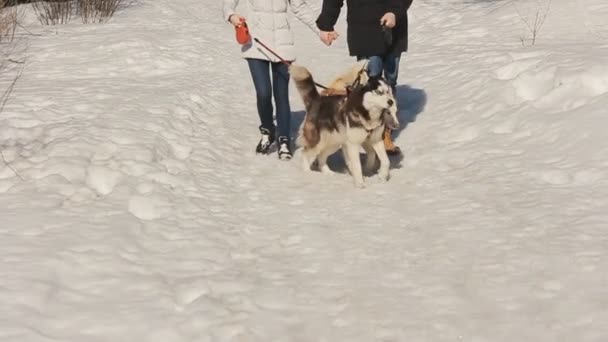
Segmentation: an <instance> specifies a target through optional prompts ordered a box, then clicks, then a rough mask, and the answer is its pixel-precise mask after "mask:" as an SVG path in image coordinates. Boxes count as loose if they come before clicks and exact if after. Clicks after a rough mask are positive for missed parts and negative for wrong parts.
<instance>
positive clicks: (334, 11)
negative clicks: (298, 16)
mask: <svg viewBox="0 0 608 342" xmlns="http://www.w3.org/2000/svg"><path fill="white" fill-rule="evenodd" d="M391 1H392V0H391ZM343 4H344V0H323V7H322V8H321V14H319V17H318V18H317V27H318V28H319V29H320V30H321V31H329V32H331V31H333V30H334V25H335V24H336V22H337V21H338V17H339V16H340V10H342V5H343Z"/></svg>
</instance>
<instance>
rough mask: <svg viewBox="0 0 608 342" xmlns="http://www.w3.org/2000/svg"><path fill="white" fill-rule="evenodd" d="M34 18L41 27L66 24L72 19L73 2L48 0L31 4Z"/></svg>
mask: <svg viewBox="0 0 608 342" xmlns="http://www.w3.org/2000/svg"><path fill="white" fill-rule="evenodd" d="M32 7H33V8H34V12H35V13H36V17H38V20H39V21H40V23H41V24H43V25H59V24H67V23H68V22H69V21H70V19H71V18H72V11H73V9H74V1H73V0H50V1H39V2H34V3H32Z"/></svg>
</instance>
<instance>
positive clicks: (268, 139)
mask: <svg viewBox="0 0 608 342" xmlns="http://www.w3.org/2000/svg"><path fill="white" fill-rule="evenodd" d="M260 133H261V134H262V137H261V138H260V141H259V142H258V146H256V148H255V152H256V153H261V154H268V150H269V149H270V146H272V143H273V142H274V133H273V132H271V131H270V130H268V129H267V128H263V127H260Z"/></svg>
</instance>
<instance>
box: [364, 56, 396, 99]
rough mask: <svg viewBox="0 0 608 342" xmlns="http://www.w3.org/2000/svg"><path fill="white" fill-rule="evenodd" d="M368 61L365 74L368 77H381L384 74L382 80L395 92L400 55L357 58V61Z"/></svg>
mask: <svg viewBox="0 0 608 342" xmlns="http://www.w3.org/2000/svg"><path fill="white" fill-rule="evenodd" d="M366 58H367V59H369V62H368V64H367V72H368V73H369V75H370V76H381V75H382V72H384V78H386V81H387V82H388V84H389V85H390V86H391V88H393V92H394V91H395V87H396V86H397V77H398V76H399V62H400V61H401V54H400V53H399V54H394V55H393V54H389V55H385V56H369V57H367V56H357V61H360V60H362V59H366Z"/></svg>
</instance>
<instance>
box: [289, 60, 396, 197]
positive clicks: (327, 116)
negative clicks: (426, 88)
mask: <svg viewBox="0 0 608 342" xmlns="http://www.w3.org/2000/svg"><path fill="white" fill-rule="evenodd" d="M289 73H290V75H291V77H292V78H293V80H294V82H295V84H296V88H297V89H298V92H299V93H300V96H301V98H302V101H303V102H304V106H305V108H306V116H305V118H304V122H303V123H302V125H301V126H300V131H299V134H298V138H297V139H296V144H297V145H298V146H299V147H302V161H303V167H304V169H305V170H306V171H310V168H311V166H312V164H313V162H314V161H315V159H316V160H317V161H318V164H319V169H320V170H321V172H323V173H326V174H332V173H333V171H332V170H331V169H330V168H329V167H328V166H327V158H328V157H329V156H330V155H332V154H334V153H335V152H337V151H338V150H340V149H342V152H343V154H344V160H345V162H346V166H347V167H348V169H349V170H350V173H351V175H352V177H353V179H354V183H355V186H356V187H359V188H363V187H364V186H365V185H364V182H363V172H362V169H361V160H360V159H359V149H360V147H363V149H364V150H365V152H366V153H367V158H366V162H365V168H366V169H367V170H369V171H372V169H373V168H374V166H375V162H376V155H377V156H378V158H379V159H380V169H379V171H378V175H379V176H380V178H381V179H382V180H384V181H386V180H388V177H389V164H390V161H389V159H388V155H387V154H386V150H385V148H384V142H383V140H382V134H383V132H384V128H385V127H390V128H392V129H396V128H397V127H399V120H398V119H397V104H396V100H395V97H394V95H393V94H392V91H391V87H390V86H389V85H388V84H387V83H386V81H385V80H384V79H383V78H381V77H369V76H368V75H367V74H365V73H364V75H361V77H359V79H358V81H359V82H354V83H355V84H354V86H353V87H352V88H351V89H350V91H349V92H348V94H338V95H333V94H330V95H328V96H322V95H321V94H319V92H318V91H317V88H316V86H315V82H314V80H313V77H312V75H311V74H310V72H309V71H308V69H306V68H305V67H302V66H299V65H296V64H291V66H290V68H289ZM344 82H346V81H344Z"/></svg>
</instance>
